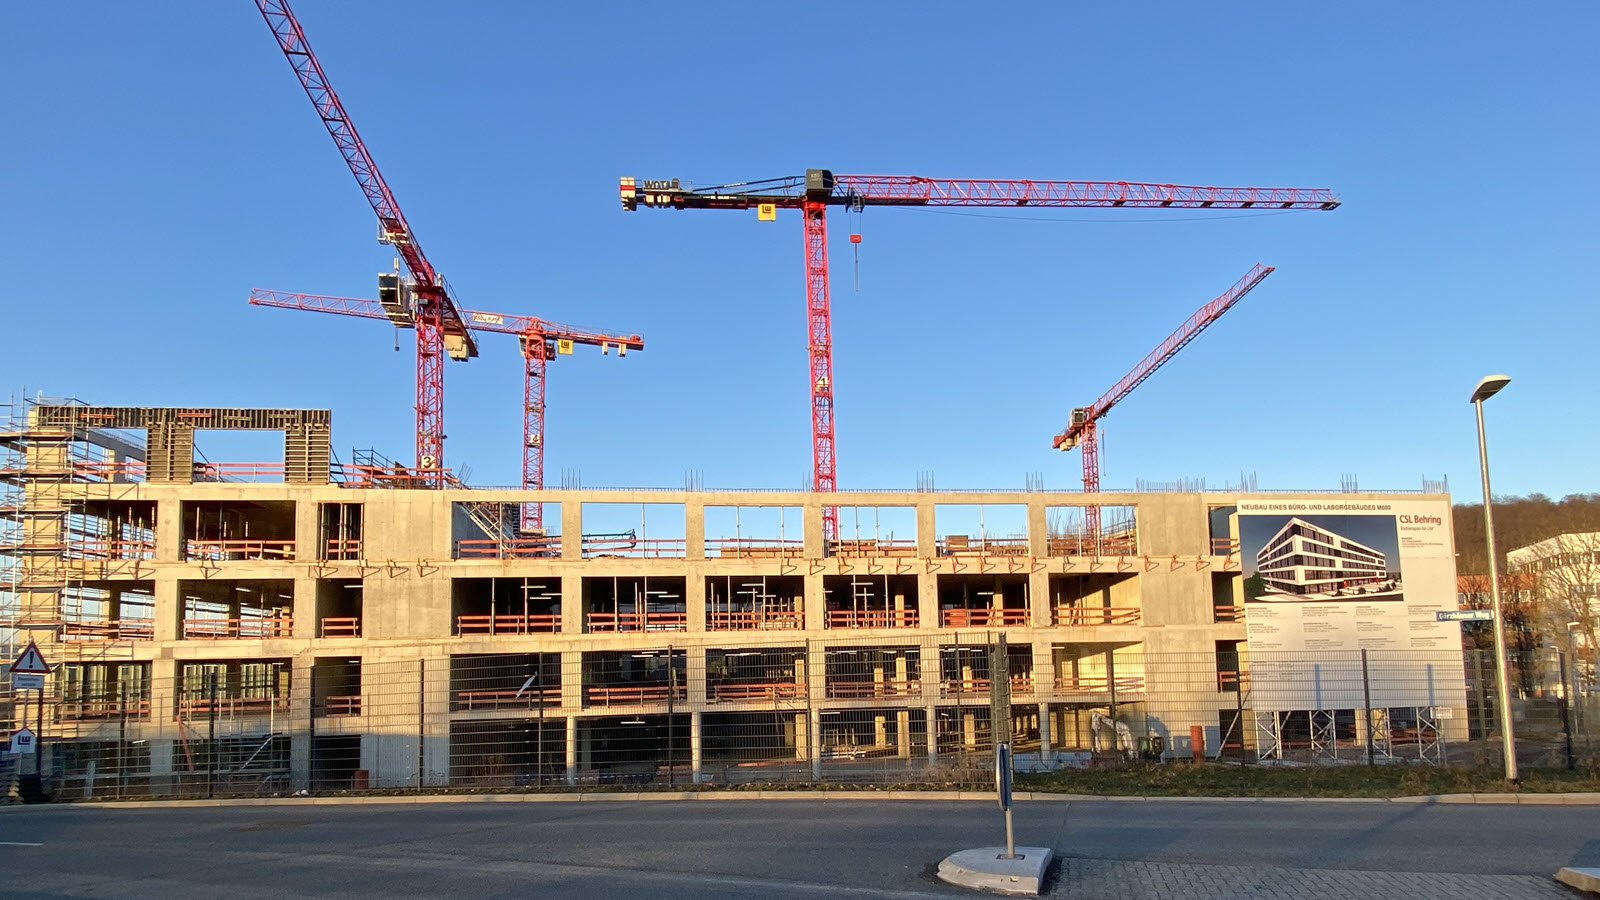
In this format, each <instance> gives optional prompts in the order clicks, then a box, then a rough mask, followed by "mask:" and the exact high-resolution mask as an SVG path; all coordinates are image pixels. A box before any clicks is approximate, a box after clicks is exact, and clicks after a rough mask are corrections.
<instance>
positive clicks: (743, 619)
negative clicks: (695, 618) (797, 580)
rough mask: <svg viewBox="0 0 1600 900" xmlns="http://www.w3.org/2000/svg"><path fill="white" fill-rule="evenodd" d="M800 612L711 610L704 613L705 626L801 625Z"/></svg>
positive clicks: (713, 628)
mask: <svg viewBox="0 0 1600 900" xmlns="http://www.w3.org/2000/svg"><path fill="white" fill-rule="evenodd" d="M802 624H803V623H802V622H801V616H800V613H799V612H797V611H795V610H792V609H786V610H766V611H763V612H744V611H740V610H734V611H732V612H725V611H713V612H709V613H707V614H706V628H707V629H709V630H711V631H762V630H766V629H790V628H800V627H802Z"/></svg>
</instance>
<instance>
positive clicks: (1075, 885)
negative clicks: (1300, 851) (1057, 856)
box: [1052, 859, 1577, 900]
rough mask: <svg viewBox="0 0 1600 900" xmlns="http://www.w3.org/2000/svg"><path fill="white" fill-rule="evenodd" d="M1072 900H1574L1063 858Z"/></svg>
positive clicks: (1531, 884)
mask: <svg viewBox="0 0 1600 900" xmlns="http://www.w3.org/2000/svg"><path fill="white" fill-rule="evenodd" d="M1052 893H1053V895H1054V896H1057V897H1071V898H1073V900H1169V898H1171V900H1179V898H1182V900H1300V898H1306V900H1311V898H1317V900H1328V898H1333V900H1347V898H1348V900H1370V898H1374V897H1404V898H1406V900H1465V898H1471V900H1573V898H1574V897H1576V896H1577V894H1576V893H1575V892H1573V891H1571V890H1568V889H1567V888H1564V887H1562V886H1561V885H1559V884H1557V883H1556V882H1555V880H1554V879H1551V878H1542V877H1540V876H1537V875H1461V874H1448V873H1439V872H1363V871H1349V870H1340V869H1286V868H1279V867H1276V866H1217V865H1200V864H1188V863H1162V862H1124V861H1121V860H1110V859H1064V860H1062V861H1061V869H1060V873H1059V880H1058V881H1057V883H1056V885H1055V888H1054V890H1053V892H1052Z"/></svg>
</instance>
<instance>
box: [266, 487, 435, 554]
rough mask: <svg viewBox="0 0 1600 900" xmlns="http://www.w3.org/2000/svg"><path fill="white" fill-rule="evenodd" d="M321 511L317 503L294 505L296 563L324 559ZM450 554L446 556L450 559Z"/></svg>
mask: <svg viewBox="0 0 1600 900" xmlns="http://www.w3.org/2000/svg"><path fill="white" fill-rule="evenodd" d="M320 512H321V509H320V507H319V505H318V504H317V502H316V501H314V500H308V499H305V498H304V496H301V497H298V498H296V499H295V504H294V558H295V561H296V562H314V561H316V560H319V559H321V558H322V557H323V552H322V550H323V548H322V547H321V546H319V539H320V538H321V537H322V527H321V526H322V522H321V519H320V517H319V516H320ZM449 555H450V554H449V553H448V552H447V553H446V554H445V557H446V558H449Z"/></svg>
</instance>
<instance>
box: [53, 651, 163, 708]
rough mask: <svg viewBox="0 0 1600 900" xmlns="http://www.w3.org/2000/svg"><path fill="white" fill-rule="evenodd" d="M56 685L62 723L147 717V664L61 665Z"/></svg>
mask: <svg viewBox="0 0 1600 900" xmlns="http://www.w3.org/2000/svg"><path fill="white" fill-rule="evenodd" d="M56 684H57V687H58V689H59V690H60V691H61V702H60V704H59V705H58V707H57V709H58V710H59V712H58V717H59V718H60V719H61V720H63V721H73V722H81V721H93V720H98V719H119V720H130V721H136V720H141V719H148V718H150V664H149V663H147V662H143V663H128V662H73V663H62V665H61V667H60V668H59V669H57V670H56Z"/></svg>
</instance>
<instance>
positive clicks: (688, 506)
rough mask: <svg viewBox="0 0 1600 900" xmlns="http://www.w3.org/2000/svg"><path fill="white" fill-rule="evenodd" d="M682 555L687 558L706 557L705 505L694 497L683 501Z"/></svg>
mask: <svg viewBox="0 0 1600 900" xmlns="http://www.w3.org/2000/svg"><path fill="white" fill-rule="evenodd" d="M683 555H684V556H685V557H687V558H689V559H705V558H706V505H705V503H704V502H702V501H700V500H696V499H687V500H685V501H684V503H683Z"/></svg>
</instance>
